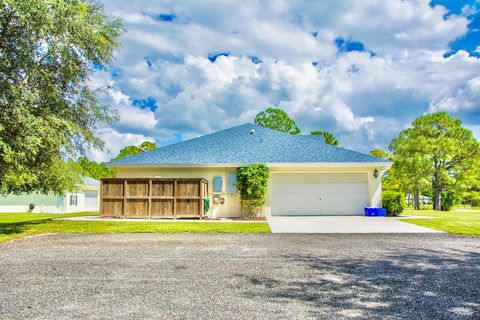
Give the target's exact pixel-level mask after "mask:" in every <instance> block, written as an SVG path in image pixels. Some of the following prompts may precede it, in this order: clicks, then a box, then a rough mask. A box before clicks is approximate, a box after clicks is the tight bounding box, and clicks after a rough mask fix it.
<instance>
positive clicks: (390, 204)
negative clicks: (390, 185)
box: [382, 191, 405, 216]
mask: <svg viewBox="0 0 480 320" xmlns="http://www.w3.org/2000/svg"><path fill="white" fill-rule="evenodd" d="M382 203H383V207H384V208H385V209H387V215H389V216H398V215H399V214H401V213H402V212H403V209H404V208H405V198H404V196H403V193H401V192H397V191H384V192H383V199H382Z"/></svg>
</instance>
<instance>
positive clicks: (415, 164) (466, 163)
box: [390, 112, 480, 210]
mask: <svg viewBox="0 0 480 320" xmlns="http://www.w3.org/2000/svg"><path fill="white" fill-rule="evenodd" d="M390 150H391V151H392V152H393V154H394V157H395V158H394V159H395V164H396V165H397V167H398V169H399V171H402V172H403V173H404V174H407V175H408V176H409V178H410V179H408V180H410V181H411V182H412V183H413V184H415V183H416V180H419V181H418V183H422V181H420V179H421V180H423V181H428V182H431V183H432V185H433V199H434V200H433V203H434V209H435V210H441V208H442V206H441V197H442V193H443V192H447V191H453V190H456V191H458V188H460V187H461V186H462V184H463V182H464V181H466V178H467V175H468V173H469V172H470V171H472V168H474V167H475V162H476V161H477V160H476V158H477V157H478V156H479V155H480V144H479V142H478V141H477V140H476V139H475V138H474V137H473V134H472V132H471V131H470V130H468V129H466V128H464V127H463V126H462V122H461V121H460V120H459V119H455V118H452V117H451V116H450V115H448V114H447V113H445V112H436V113H432V114H427V115H424V116H421V117H418V118H417V119H415V120H414V121H413V122H412V127H411V128H408V129H406V130H403V131H402V132H401V133H400V135H399V136H398V137H397V138H395V139H394V140H393V141H392V143H391V144H390ZM416 187H419V186H418V185H417V186H416Z"/></svg>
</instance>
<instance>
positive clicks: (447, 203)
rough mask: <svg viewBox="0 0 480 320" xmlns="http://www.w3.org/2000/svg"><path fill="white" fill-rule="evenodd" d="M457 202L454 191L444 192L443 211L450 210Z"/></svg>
mask: <svg viewBox="0 0 480 320" xmlns="http://www.w3.org/2000/svg"><path fill="white" fill-rule="evenodd" d="M456 203H457V196H456V195H455V194H454V193H453V192H443V193H442V196H441V207H442V211H450V210H452V209H453V206H454V205H455V204H456Z"/></svg>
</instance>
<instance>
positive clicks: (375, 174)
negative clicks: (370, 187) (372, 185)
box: [373, 169, 378, 179]
mask: <svg viewBox="0 0 480 320" xmlns="http://www.w3.org/2000/svg"><path fill="white" fill-rule="evenodd" d="M373 176H374V177H375V179H377V178H378V170H377V169H375V170H373Z"/></svg>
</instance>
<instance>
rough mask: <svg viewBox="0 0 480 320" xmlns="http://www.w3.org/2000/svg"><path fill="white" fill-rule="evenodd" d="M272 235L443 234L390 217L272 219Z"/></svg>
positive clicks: (269, 220) (269, 219) (270, 222)
mask: <svg viewBox="0 0 480 320" xmlns="http://www.w3.org/2000/svg"><path fill="white" fill-rule="evenodd" d="M268 223H269V224H270V229H271V230H272V233H442V232H441V231H438V230H433V229H430V228H425V227H420V226H417V225H414V224H410V223H406V222H402V221H399V220H398V219H396V218H390V217H362V216H347V217H345V216H342V217H339V216H322V217H270V218H268Z"/></svg>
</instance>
